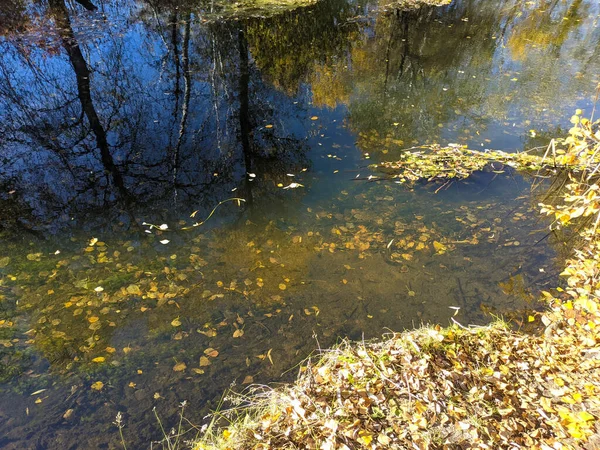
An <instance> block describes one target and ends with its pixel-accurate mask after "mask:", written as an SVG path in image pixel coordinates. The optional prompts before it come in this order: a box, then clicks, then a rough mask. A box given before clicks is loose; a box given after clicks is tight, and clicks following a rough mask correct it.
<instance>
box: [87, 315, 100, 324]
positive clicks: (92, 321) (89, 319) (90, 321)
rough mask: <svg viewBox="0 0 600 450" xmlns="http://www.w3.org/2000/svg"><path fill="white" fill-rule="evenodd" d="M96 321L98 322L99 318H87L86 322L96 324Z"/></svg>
mask: <svg viewBox="0 0 600 450" xmlns="http://www.w3.org/2000/svg"><path fill="white" fill-rule="evenodd" d="M98 320H100V318H99V317H96V316H91V317H88V322H89V323H95V322H98Z"/></svg>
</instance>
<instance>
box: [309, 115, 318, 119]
mask: <svg viewBox="0 0 600 450" xmlns="http://www.w3.org/2000/svg"><path fill="white" fill-rule="evenodd" d="M318 118H319V117H318V116H312V117H311V118H310V120H317V119H318Z"/></svg>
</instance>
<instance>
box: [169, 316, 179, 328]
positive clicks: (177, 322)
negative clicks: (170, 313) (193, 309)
mask: <svg viewBox="0 0 600 450" xmlns="http://www.w3.org/2000/svg"><path fill="white" fill-rule="evenodd" d="M171 325H172V326H174V327H179V326H181V320H179V317H176V318H175V319H173V320H172V321H171Z"/></svg>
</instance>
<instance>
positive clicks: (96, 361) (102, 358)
mask: <svg viewBox="0 0 600 450" xmlns="http://www.w3.org/2000/svg"><path fill="white" fill-rule="evenodd" d="M105 360H106V358H105V357H104V356H97V357H95V358H94V359H92V362H95V363H101V362H104V361H105Z"/></svg>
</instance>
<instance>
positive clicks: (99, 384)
mask: <svg viewBox="0 0 600 450" xmlns="http://www.w3.org/2000/svg"><path fill="white" fill-rule="evenodd" d="M103 387H104V383H103V382H102V381H96V382H95V383H92V386H91V388H92V389H93V390H95V391H100V390H102V388H103Z"/></svg>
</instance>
